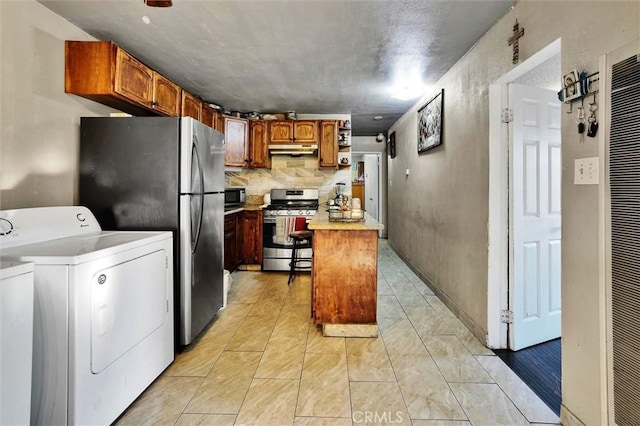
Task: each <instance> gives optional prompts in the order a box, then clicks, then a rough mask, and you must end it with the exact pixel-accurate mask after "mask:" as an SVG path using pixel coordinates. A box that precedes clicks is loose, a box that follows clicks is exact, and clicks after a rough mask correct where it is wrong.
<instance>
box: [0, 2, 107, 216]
mask: <svg viewBox="0 0 640 426" xmlns="http://www.w3.org/2000/svg"><path fill="white" fill-rule="evenodd" d="M0 34H1V36H0V57H1V59H2V61H1V67H2V68H1V71H0V90H1V99H0V120H1V121H0V209H10V208H21V207H37V206H52V205H69V204H74V203H76V202H77V195H76V194H77V180H78V146H79V134H80V132H79V123H80V117H81V116H93V115H108V114H109V112H110V111H113V110H111V109H109V108H106V107H104V106H102V105H99V104H97V103H95V102H91V101H88V100H85V99H82V98H79V97H76V96H73V95H67V94H65V93H64V40H66V39H74V40H92V38H91V37H90V36H89V35H87V34H86V33H84V32H82V31H80V30H79V29H78V28H76V27H75V26H73V25H72V24H70V23H69V22H67V21H66V20H64V19H62V18H61V17H60V16H58V15H56V14H54V13H53V12H51V11H50V10H49V9H47V8H46V7H44V6H42V5H41V4H40V3H37V2H35V1H30V0H25V1H4V0H3V1H0Z"/></svg>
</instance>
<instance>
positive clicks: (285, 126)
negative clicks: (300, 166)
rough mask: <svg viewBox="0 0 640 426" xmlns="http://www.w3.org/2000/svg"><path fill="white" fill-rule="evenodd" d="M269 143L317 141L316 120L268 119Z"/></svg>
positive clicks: (307, 142)
mask: <svg viewBox="0 0 640 426" xmlns="http://www.w3.org/2000/svg"><path fill="white" fill-rule="evenodd" d="M269 143H271V144H283V143H295V144H309V143H318V122H317V121H316V120H300V121H294V120H282V121H270V122H269Z"/></svg>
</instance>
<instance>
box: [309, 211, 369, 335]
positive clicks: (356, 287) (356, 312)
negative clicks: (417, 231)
mask: <svg viewBox="0 0 640 426" xmlns="http://www.w3.org/2000/svg"><path fill="white" fill-rule="evenodd" d="M365 217H366V220H365V221H364V222H355V223H340V222H337V223H336V222H329V220H328V215H327V213H326V212H323V211H319V212H318V213H316V216H314V218H313V220H312V221H311V222H310V223H309V229H311V230H313V262H312V267H311V268H312V271H311V311H312V312H311V315H312V316H313V320H314V322H315V323H316V324H322V334H323V335H324V336H333V337H378V326H377V324H376V319H377V318H376V317H377V312H376V307H377V306H376V304H377V280H378V273H377V272H378V230H379V229H382V224H380V223H378V222H377V221H375V220H374V219H373V218H371V217H370V216H369V215H366V216H365Z"/></svg>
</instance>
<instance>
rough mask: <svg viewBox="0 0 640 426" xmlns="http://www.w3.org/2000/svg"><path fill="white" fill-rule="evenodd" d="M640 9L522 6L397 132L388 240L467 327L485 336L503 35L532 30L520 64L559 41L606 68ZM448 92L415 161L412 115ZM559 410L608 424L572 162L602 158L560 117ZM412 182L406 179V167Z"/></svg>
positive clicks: (587, 232)
mask: <svg viewBox="0 0 640 426" xmlns="http://www.w3.org/2000/svg"><path fill="white" fill-rule="evenodd" d="M639 18H640V11H639V7H638V2H637V1H625V2H614V1H588V2H571V1H549V2H542V1H534V0H530V1H527V0H522V1H520V2H519V3H518V4H517V5H516V6H515V7H514V9H512V10H511V11H510V12H509V13H508V14H507V15H506V16H505V17H504V18H503V19H502V20H500V21H499V22H498V23H497V24H496V25H495V26H494V27H492V28H491V29H490V30H489V31H488V32H487V33H486V34H485V35H484V36H483V38H482V39H481V40H480V41H479V42H478V43H477V44H476V45H475V46H474V47H473V48H472V49H471V50H470V51H469V52H468V53H467V54H466V55H465V56H464V57H463V58H462V59H460V60H459V61H458V63H456V65H454V66H453V67H452V68H451V69H450V70H449V71H448V72H447V73H446V74H445V76H444V77H443V78H442V79H440V81H438V82H437V83H436V84H434V85H433V90H432V91H431V92H430V93H428V94H426V95H425V97H424V99H421V100H420V101H418V102H416V104H415V105H414V107H413V108H412V109H411V110H410V111H409V112H407V113H406V114H405V115H404V116H403V117H402V118H401V119H400V120H399V121H398V122H396V123H395V124H394V125H393V127H392V128H391V129H390V130H389V132H391V131H394V130H395V131H396V144H397V146H396V150H397V157H396V158H395V159H393V160H391V159H389V167H388V168H389V180H390V182H389V191H388V194H389V205H393V206H394V208H393V214H391V215H390V217H389V218H388V230H389V240H390V243H391V244H392V246H393V247H395V248H396V249H397V250H398V251H399V252H400V253H401V254H402V255H403V256H405V257H406V258H407V259H408V260H409V262H410V263H411V264H412V265H413V266H414V267H415V268H417V269H418V270H419V271H420V272H421V273H422V274H423V276H425V277H426V278H428V280H430V281H431V282H432V283H433V285H434V286H435V287H436V290H437V292H438V293H439V294H441V295H442V296H443V298H444V299H445V301H447V302H448V303H449V305H450V306H451V307H452V309H453V310H454V311H456V312H458V313H459V314H460V317H461V318H462V319H463V321H465V323H467V324H468V325H469V326H470V327H471V329H472V330H473V331H474V332H475V333H476V334H477V335H479V337H483V335H484V334H485V333H486V330H487V311H486V310H487V308H486V306H487V242H488V234H487V221H488V193H489V188H488V182H489V178H488V174H489V151H488V149H489V113H488V112H489V98H488V92H489V85H490V84H491V83H493V82H494V81H495V80H497V79H498V78H499V77H501V76H502V75H503V74H505V73H506V72H508V71H510V70H511V69H513V67H514V65H512V64H511V48H510V47H509V46H508V45H507V39H508V38H509V36H510V35H511V33H512V26H513V24H514V22H515V20H516V19H518V21H519V22H520V25H521V26H523V27H524V28H525V36H524V37H523V38H522V39H521V40H520V60H521V61H523V60H526V59H527V58H528V57H530V56H531V55H533V54H534V53H536V52H537V51H539V50H540V49H542V48H544V47H545V46H547V45H548V44H550V43H551V42H553V41H554V40H556V39H557V38H561V42H562V54H561V64H562V71H563V72H566V71H569V70H571V69H574V68H577V69H585V70H587V71H588V72H594V71H597V70H598V60H599V57H600V56H601V55H603V54H606V53H607V52H611V51H613V50H615V49H616V48H618V47H620V46H622V45H624V44H626V43H628V42H630V41H632V40H634V39H636V38H638V36H639V22H640V19H639ZM440 88H444V90H445V95H444V99H445V108H444V135H443V138H444V141H443V145H442V146H441V147H440V148H437V149H434V150H431V151H428V152H427V153H426V154H423V155H420V156H418V154H417V148H416V144H417V141H416V132H417V130H416V129H417V123H416V111H417V109H418V108H419V107H420V106H421V105H423V104H424V102H425V101H426V99H428V98H430V97H432V96H433V95H434V94H435V93H437V91H438V90H439V89H440ZM562 119H563V124H562V139H563V148H562V156H563V187H562V189H563V195H562V208H563V223H562V227H563V229H562V234H563V258H562V260H563V266H562V268H563V269H562V279H563V288H562V297H563V330H562V333H563V404H564V406H565V408H566V409H568V410H570V411H571V412H572V413H573V414H575V416H576V417H577V418H579V419H580V420H581V421H583V422H585V423H587V424H602V423H603V422H606V421H607V418H606V405H605V404H604V401H605V399H606V395H605V392H606V383H605V380H604V374H605V371H604V370H603V366H604V365H605V362H604V356H605V354H604V353H603V352H602V348H603V346H602V341H603V340H604V339H605V337H606V336H605V335H604V334H603V330H604V328H602V327H601V325H602V323H601V317H600V313H601V312H602V310H603V306H604V300H603V298H602V295H603V291H602V288H601V287H600V283H599V278H598V277H599V274H600V272H601V271H600V267H599V257H598V256H599V254H598V253H599V248H600V247H601V245H602V244H603V242H602V241H599V240H598V232H597V230H598V211H599V207H600V206H599V199H598V187H597V186H579V187H576V186H574V185H573V184H572V182H573V162H574V159H576V158H583V157H592V156H598V146H597V143H594V142H593V141H589V142H588V143H579V139H578V135H577V132H576V130H575V122H574V119H573V117H570V116H567V115H566V114H563V118H562ZM407 169H408V170H409V175H408V176H407V175H406V170H407Z"/></svg>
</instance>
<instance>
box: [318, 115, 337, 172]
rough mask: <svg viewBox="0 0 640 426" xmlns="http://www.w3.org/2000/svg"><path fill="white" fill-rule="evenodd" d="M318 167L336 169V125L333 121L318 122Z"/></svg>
mask: <svg viewBox="0 0 640 426" xmlns="http://www.w3.org/2000/svg"><path fill="white" fill-rule="evenodd" d="M318 165H319V166H320V168H333V169H337V168H338V124H337V121H335V120H330V121H321V122H320V143H319V144H318Z"/></svg>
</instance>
